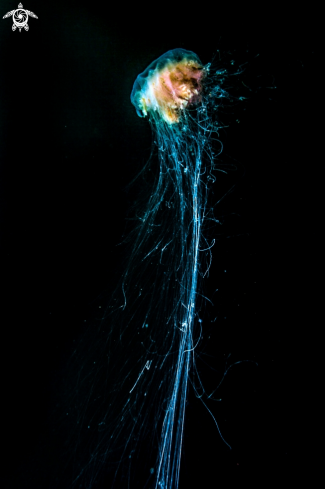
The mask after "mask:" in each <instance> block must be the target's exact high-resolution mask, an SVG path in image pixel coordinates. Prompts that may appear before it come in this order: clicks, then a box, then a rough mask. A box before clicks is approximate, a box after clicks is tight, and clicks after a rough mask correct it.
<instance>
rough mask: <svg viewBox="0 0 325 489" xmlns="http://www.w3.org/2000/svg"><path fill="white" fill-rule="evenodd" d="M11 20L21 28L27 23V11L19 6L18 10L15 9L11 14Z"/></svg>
mask: <svg viewBox="0 0 325 489" xmlns="http://www.w3.org/2000/svg"><path fill="white" fill-rule="evenodd" d="M12 20H13V22H14V24H15V26H16V27H18V28H19V29H21V28H22V27H25V25H26V24H27V21H28V13H27V12H26V10H24V9H21V8H19V9H18V10H15V13H14V14H13V16H12Z"/></svg>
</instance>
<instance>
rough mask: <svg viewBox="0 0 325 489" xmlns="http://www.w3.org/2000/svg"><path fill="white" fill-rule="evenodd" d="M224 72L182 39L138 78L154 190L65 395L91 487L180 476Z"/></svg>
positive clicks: (173, 483) (138, 213)
mask: <svg viewBox="0 0 325 489" xmlns="http://www.w3.org/2000/svg"><path fill="white" fill-rule="evenodd" d="M225 76H226V74H225V71H224V70H213V69H211V64H207V65H203V63H202V62H201V61H200V59H199V57H198V56H197V55H196V54H195V53H193V52H191V51H188V50H185V49H181V48H178V49H174V50H170V51H168V52H166V53H165V54H163V55H162V56H160V57H159V58H158V59H156V60H155V61H153V62H152V63H151V64H150V65H149V66H148V67H147V68H146V70H145V71H143V72H142V73H141V74H140V75H138V77H137V78H136V80H135V82H134V85H133V89H132V93H131V102H132V104H133V105H134V107H135V109H136V113H137V115H138V116H140V117H145V118H147V120H148V122H149V124H150V126H151V129H152V135H153V136H152V141H153V144H152V151H151V155H150V158H149V160H148V162H147V164H146V165H145V166H144V168H143V169H142V170H141V172H140V173H139V175H138V181H139V179H140V180H141V178H142V181H141V189H142V192H143V194H145V195H146V198H145V199H142V201H140V199H139V201H138V202H136V205H135V207H134V209H135V210H134V211H133V215H132V218H131V219H130V221H131V224H132V229H131V230H130V232H128V234H127V235H126V237H125V239H124V244H125V245H126V246H128V252H127V254H126V256H127V259H126V263H125V268H124V271H123V273H122V274H121V278H120V281H119V283H118V284H117V286H116V289H115V290H114V291H113V293H112V294H111V295H110V298H109V300H108V302H107V303H106V304H105V307H102V310H101V314H100V317H99V318H98V320H97V323H96V324H97V326H96V327H92V328H90V329H89V331H87V332H86V333H85V335H84V336H83V337H82V338H81V340H80V343H79V345H78V347H76V349H75V352H74V354H73V355H72V359H71V371H74V374H72V375H70V379H71V378H73V379H74V381H70V383H69V385H68V387H67V392H66V394H65V395H64V396H63V398H64V399H65V403H64V404H63V405H62V406H64V407H62V418H64V422H65V423H68V425H69V430H70V432H71V437H70V438H69V439H68V438H67V439H66V440H65V445H66V447H67V449H66V452H65V455H64V458H65V462H66V463H67V465H69V470H68V473H69V474H70V475H69V477H71V486H74V487H85V488H86V487H87V488H88V489H89V488H92V487H97V486H95V484H96V481H98V480H99V479H100V478H103V477H104V478H105V477H110V478H109V483H108V485H107V486H108V487H112V488H113V487H130V488H141V489H143V488H145V487H147V488H155V489H177V487H178V484H179V476H180V467H181V454H182V441H183V433H184V423H185V406H186V399H187V394H188V388H189V373H190V371H191V369H193V368H194V366H195V349H196V348H197V345H198V344H199V342H200V338H201V335H202V328H203V320H202V317H201V314H200V310H201V305H202V303H203V302H204V301H205V300H206V298H205V297H204V296H203V294H202V290H201V289H202V287H201V286H202V281H203V279H204V277H205V276H207V275H208V273H209V267H210V264H211V248H212V247H213V244H214V240H211V241H209V240H208V239H207V238H206V237H205V233H204V232H203V231H204V229H203V224H204V222H205V221H207V220H213V212H212V211H211V209H209V208H208V191H209V188H210V187H211V184H212V183H213V182H214V181H215V179H216V176H215V173H216V160H217V157H218V154H219V153H220V152H221V151H222V144H221V142H220V141H219V138H218V130H219V129H220V123H219V121H218V108H219V107H220V106H222V104H223V101H224V100H226V99H227V98H228V93H227V91H226V90H225V89H224V88H223V82H224V80H225ZM72 384H73V386H72ZM71 386H72V387H71ZM67 399H68V402H67ZM214 421H215V420H214ZM215 424H216V426H217V429H218V430H219V427H218V425H217V422H216V421H215ZM219 433H220V430H219ZM220 436H221V437H222V435H221V433H220ZM225 443H226V441H225ZM71 467H72V468H71ZM71 474H73V475H71ZM108 474H112V475H110V476H108ZM61 487H63V485H62V483H61Z"/></svg>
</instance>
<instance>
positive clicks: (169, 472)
mask: <svg viewBox="0 0 325 489" xmlns="http://www.w3.org/2000/svg"><path fill="white" fill-rule="evenodd" d="M195 160H196V168H195V170H194V175H193V187H192V191H193V196H192V214H193V215H192V223H193V228H192V253H193V255H192V256H193V263H192V267H188V263H185V278H187V277H186V272H187V274H188V276H189V277H190V280H191V287H190V288H189V289H190V293H189V296H188V300H187V306H185V309H186V311H187V312H186V314H185V316H184V317H183V321H182V325H186V327H185V329H184V330H182V332H183V333H184V334H183V336H182V340H181V342H180V345H179V351H178V359H177V366H176V373H175V378H174V383H173V392H172V395H171V398H170V402H169V405H168V409H167V412H166V414H165V418H164V422H163V427H162V434H161V439H162V441H161V446H160V454H159V465H158V470H157V479H156V489H157V488H158V487H159V488H163V489H168V488H170V489H171V488H173V487H178V481H179V473H180V460H181V448H182V441H183V430H184V417H185V404H186V396H187V385H188V373H189V368H190V354H191V351H192V350H193V320H194V309H195V298H196V291H197V273H198V252H199V242H200V231H201V220H202V216H201V212H200V209H201V206H200V205H199V203H198V195H200V193H199V189H198V184H199V182H200V180H199V176H200V168H201V151H198V155H197V157H196V159H195ZM176 163H177V162H176ZM179 189H180V197H181V201H180V203H181V208H183V209H184V207H182V204H184V202H183V198H184V196H183V192H182V190H181V187H179ZM182 215H183V213H182ZM191 268H192V269H191ZM183 305H184V304H183ZM171 458H172V462H171V460H170V459H171Z"/></svg>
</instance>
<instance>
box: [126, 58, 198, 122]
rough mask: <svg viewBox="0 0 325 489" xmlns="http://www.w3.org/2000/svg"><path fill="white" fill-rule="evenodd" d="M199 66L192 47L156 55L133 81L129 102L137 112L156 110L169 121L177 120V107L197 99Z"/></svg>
mask: <svg viewBox="0 0 325 489" xmlns="http://www.w3.org/2000/svg"><path fill="white" fill-rule="evenodd" d="M202 68H203V67H202V63H201V61H200V60H199V58H198V56H197V55H196V54H195V53H193V52H192V51H187V50H185V49H181V48H179V49H173V50H171V51H168V52H167V53H165V54H163V55H162V56H160V57H159V58H158V59H157V60H155V61H154V62H153V63H151V64H150V65H149V66H148V68H147V69H146V70H145V71H144V72H143V73H141V74H140V75H138V77H137V79H136V81H135V83H134V86H133V90H132V93H131V102H132V103H133V105H134V106H135V108H136V111H137V114H138V116H139V117H144V116H146V115H147V114H148V113H151V114H152V113H154V112H157V113H158V116H159V117H161V118H163V119H164V120H165V121H166V122H168V123H170V124H172V123H175V122H179V117H180V113H181V111H182V110H184V109H185V108H186V107H187V106H188V105H191V104H195V103H196V102H197V101H198V100H199V99H200V92H201V89H202V86H201V83H202V79H203V77H204V71H203V70H202Z"/></svg>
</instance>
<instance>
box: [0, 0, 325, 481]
mask: <svg viewBox="0 0 325 489" xmlns="http://www.w3.org/2000/svg"><path fill="white" fill-rule="evenodd" d="M211 5H213V6H211ZM211 5H210V6H209V5H206V4H204V3H201V5H196V6H195V8H191V7H190V6H189V5H186V4H184V5H161V4H159V5H156V6H155V5H153V4H151V5H150V6H148V7H146V6H145V5H144V4H138V5H134V6H133V7H132V8H129V7H127V6H126V5H121V6H119V7H117V6H116V5H114V6H112V5H109V4H105V5H104V4H102V3H100V2H97V1H96V0H95V1H93V2H91V3H90V2H89V3H87V4H86V3H85V2H73V1H69V0H68V1H66V2H64V3H63V2H62V3H60V2H55V3H53V4H50V3H46V5H45V4H44V2H37V1H32V0H31V1H30V2H29V3H28V4H27V3H26V2H24V7H25V8H26V9H29V10H32V11H33V12H35V14H36V15H37V16H38V19H37V20H36V19H32V18H31V19H30V20H29V27H30V30H29V32H25V31H22V32H21V33H19V32H18V31H16V32H12V30H11V25H12V20H11V18H9V19H4V20H1V24H0V45H1V47H0V49H1V51H0V52H1V73H0V154H1V159H0V190H1V192H0V203H1V214H0V218H1V229H0V232H1V287H2V290H1V339H2V341H1V350H2V354H1V362H2V368H1V372H2V388H1V392H2V403H1V404H2V409H3V410H4V414H3V416H2V430H3V432H2V440H3V441H2V443H3V446H4V447H5V456H4V458H3V462H4V468H3V471H2V477H3V485H2V487H4V488H17V489H18V488H20V487H36V486H35V484H34V483H33V481H32V476H30V479H29V476H28V467H29V465H32V464H35V463H36V464H37V457H36V461H35V457H33V452H34V451H35V449H36V447H37V445H38V443H39V440H40V436H41V434H42V432H43V430H44V426H45V424H46V419H47V415H48V414H47V413H48V410H49V407H50V405H51V403H52V402H53V397H55V394H54V393H53V388H52V379H53V376H55V372H56V371H57V370H59V369H60V368H61V367H62V365H64V363H65V361H66V357H67V356H68V354H69V351H71V348H72V345H73V340H74V339H75V338H76V337H78V335H79V334H80V331H81V330H82V329H83V327H84V324H85V321H86V322H87V321H88V322H89V321H91V317H93V315H94V314H96V312H95V309H96V308H97V307H98V305H99V304H101V301H105V294H106V295H107V294H109V293H110V291H111V290H112V289H113V288H114V284H115V283H116V281H117V278H118V276H119V274H120V273H121V270H122V268H123V247H121V246H117V244H118V243H119V242H120V241H121V238H122V234H123V231H124V229H125V219H126V217H127V211H128V209H129V207H130V205H131V203H132V202H133V201H134V199H135V198H136V195H137V192H139V191H141V189H139V188H137V187H135V188H134V189H133V190H132V189H131V190H130V191H128V192H126V191H125V189H124V187H125V186H126V184H127V183H129V182H130V181H131V179H132V178H133V177H134V176H135V175H136V173H137V172H138V171H139V170H140V169H141V167H142V165H143V164H144V162H145V161H146V159H147V157H148V155H149V152H150V144H151V134H150V128H149V125H148V123H147V121H146V120H144V119H139V118H138V117H137V115H136V113H135V110H134V107H133V106H132V105H131V103H130V98H129V97H130V93H131V89H132V85H133V82H134V80H135V78H136V76H137V75H138V73H140V72H142V71H143V70H144V69H145V68H146V66H147V65H148V64H149V63H150V62H151V61H152V60H154V59H156V58H157V57H158V56H160V55H161V54H163V53H164V52H165V51H167V50H169V49H173V48H175V47H183V48H185V49H189V50H192V51H194V52H196V53H197V54H198V55H199V57H200V58H201V60H202V62H203V63H207V62H209V61H211V59H212V57H213V56H214V55H217V56H218V54H217V50H220V53H221V54H220V56H221V57H220V66H222V62H223V59H224V60H225V62H229V60H230V59H234V60H235V62H236V64H237V65H240V64H242V63H245V62H246V61H248V65H247V67H246V73H245V77H246V78H245V83H249V84H250V86H251V87H252V88H253V90H252V92H250V93H251V98H250V100H248V102H247V103H246V104H245V109H246V110H243V108H242V106H238V107H236V106H235V107H234V108H233V109H232V112H231V111H230V112H228V113H226V114H225V115H224V119H225V125H228V124H229V127H227V128H226V129H225V130H224V131H222V133H221V134H220V139H221V140H222V142H223V143H224V151H223V155H222V158H224V159H223V162H228V163H229V162H230V163H233V162H236V164H237V167H238V171H237V172H230V174H229V175H228V176H227V177H226V176H224V175H222V174H220V178H219V180H217V182H216V184H215V187H214V188H213V189H212V190H213V193H212V194H211V203H212V204H214V205H215V204H216V202H217V201H218V200H219V199H220V197H222V196H223V195H224V193H225V192H227V190H228V189H229V188H231V187H232V186H233V185H234V184H235V186H234V188H233V189H232V191H231V192H230V193H229V194H228V195H227V196H226V197H225V199H223V200H222V202H221V203H220V204H219V205H217V206H216V208H215V214H216V216H217V217H218V216H221V218H222V220H223V222H224V224H223V227H222V226H219V227H217V228H215V229H212V230H210V231H209V232H210V234H208V236H209V237H210V238H211V239H212V238H213V237H214V238H217V242H216V244H215V246H214V248H213V249H212V254H213V258H212V266H211V270H210V276H209V278H207V280H206V284H205V293H206V295H207V297H208V298H209V299H210V300H212V301H213V303H214V306H211V305H207V307H206V312H205V317H204V318H203V319H204V321H203V340H202V345H201V346H200V348H201V351H204V352H208V353H209V354H210V355H211V357H210V367H212V368H215V369H216V371H214V370H213V371H212V370H211V369H210V368H207V367H206V366H205V367H204V365H203V364H202V365H200V363H199V367H200V369H201V370H200V372H201V373H202V375H203V377H204V378H205V382H206V389H207V390H209V389H210V388H211V390H213V388H214V387H215V386H216V385H217V384H218V382H219V380H220V378H221V374H222V371H223V370H224V368H226V367H227V366H229V365H231V364H232V363H235V362H237V361H240V360H250V362H246V361H245V362H242V363H240V364H237V365H236V366H234V367H232V368H231V369H230V370H229V372H228V374H227V376H226V377H225V380H224V382H223V384H222V386H221V387H220V389H219V391H218V393H217V395H218V397H220V398H222V399H223V401H222V402H214V403H213V402H211V404H209V409H211V411H212V412H213V415H214V416H215V418H216V419H217V421H218V424H219V427H220V429H221V432H222V435H223V437H224V438H225V439H226V440H227V442H228V443H229V444H230V445H231V446H232V447H233V450H232V451H231V452H229V450H228V448H227V447H226V445H225V444H224V443H223V442H222V440H221V438H220V436H219V434H218V431H217V429H216V427H215V424H214V421H213V419H212V418H211V416H210V415H209V413H208V412H207V411H206V409H205V408H204V406H203V405H202V403H200V401H198V400H196V398H195V396H194V395H193V392H192V391H190V394H189V403H188V408H187V417H186V424H185V438H184V455H183V458H182V464H181V480H180V488H183V487H188V483H189V482H193V483H195V485H194V486H192V487H199V486H200V487H217V486H219V484H220V483H221V481H222V482H225V483H227V485H230V486H231V487H234V486H235V484H236V485H237V484H238V481H239V482H240V483H244V482H245V481H249V482H250V483H251V484H255V483H256V484H257V485H258V486H259V487H264V485H265V483H266V482H267V481H269V480H270V479H273V478H274V480H277V479H278V478H279V477H281V478H286V477H289V479H290V478H292V476H296V475H297V474H299V470H300V468H299V467H298V462H297V458H295V456H294V448H295V445H296V442H297V436H296V433H297V431H299V430H298V429H297V424H296V423H297V421H296V419H295V416H294V415H293V413H295V412H296V409H295V406H296V402H297V400H296V399H297V396H298V397H299V395H300V394H299V395H298V393H297V391H296V389H297V387H296V386H297V375H298V374H297V370H298V365H299V363H300V359H301V355H304V353H303V352H301V351H298V349H297V344H300V343H301V344H302V340H303V338H301V333H300V326H298V325H299V324H301V321H302V322H303V326H302V328H303V330H306V328H308V323H307V322H306V321H305V319H304V318H305V316H304V312H305V309H306V301H307V294H302V295H300V288H301V287H302V283H303V277H304V276H305V273H306V267H307V266H308V265H306V264H305V262H304V261H303V257H304V255H305V254H306V248H305V243H306V235H307V231H306V225H307V222H309V217H308V216H309V211H307V203H308V201H310V196H311V194H312V189H311V188H310V186H309V183H308V179H307V175H308V174H309V172H310V171H311V170H314V169H315V168H317V167H316V162H317V161H318V160H319V156H318V154H317V152H316V149H315V148H316V146H315V143H316V140H317V139H318V138H317V136H316V131H315V127H316V125H317V124H316V120H317V117H316V115H315V114H316V112H317V103H318V96H319V91H318V88H317V84H318V80H319V68H318V60H317V56H316V47H317V29H316V27H315V26H314V25H313V21H312V20H310V19H309V16H307V15H306V13H305V12H299V11H295V12H292V11H290V12H284V11H283V10H281V11H278V10H277V9H276V8H275V6H273V8H272V9H271V8H270V9H267V8H265V9H264V10H260V11H258V10H254V9H249V8H247V7H245V8H242V9H241V10H239V11H238V10H237V7H235V5H231V6H229V9H225V10H222V9H221V8H220V7H219V6H218V7H217V6H214V5H215V4H211ZM14 8H17V6H16V5H15V4H14V3H13V2H11V1H5V2H1V12H2V13H1V16H3V15H4V14H5V13H6V12H7V11H9V10H12V9H14ZM233 83H234V84H238V85H240V83H241V79H240V77H237V79H235V80H233ZM269 87H271V88H269ZM272 87H276V88H272ZM239 91H240V90H239ZM245 94H246V95H247V91H246V92H245ZM237 120H238V121H239V122H237ZM217 176H218V175H217ZM304 286H306V282H304ZM216 289H218V291H216ZM299 337H300V338H301V342H300V341H299ZM198 355H199V352H198ZM229 355H230V356H229ZM228 356H229V358H228V360H227V361H226V360H225V359H226V358H227V357H228ZM198 362H199V361H198ZM254 362H257V364H258V366H256V365H255V364H254ZM214 375H215V376H214ZM299 382H300V381H299ZM299 382H298V383H299ZM298 423H299V421H298ZM300 429H302V431H304V427H303V426H300ZM299 436H300V435H299ZM299 436H298V437H299ZM22 473H23V474H24V475H23V476H22V475H21V474H22Z"/></svg>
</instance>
